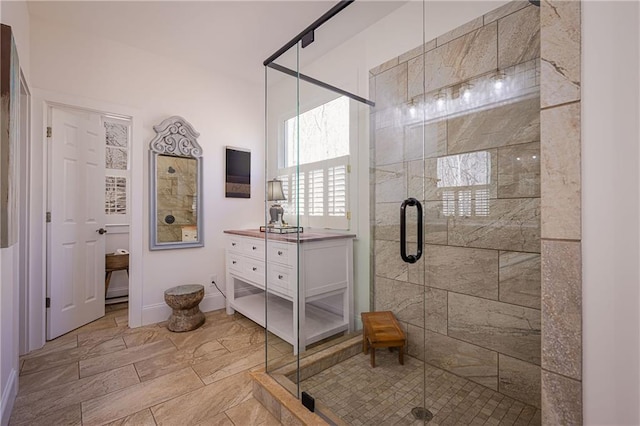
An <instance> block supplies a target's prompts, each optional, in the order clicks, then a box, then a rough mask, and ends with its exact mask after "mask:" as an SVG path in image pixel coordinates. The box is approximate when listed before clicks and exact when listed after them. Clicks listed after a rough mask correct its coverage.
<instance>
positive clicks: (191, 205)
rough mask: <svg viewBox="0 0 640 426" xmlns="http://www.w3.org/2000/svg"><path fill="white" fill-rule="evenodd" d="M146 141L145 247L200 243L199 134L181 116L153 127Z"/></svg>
mask: <svg viewBox="0 0 640 426" xmlns="http://www.w3.org/2000/svg"><path fill="white" fill-rule="evenodd" d="M153 130H155V131H156V136H155V137H154V138H153V140H152V141H151V143H150V144H149V182H150V187H149V199H150V210H149V224H150V229H149V249H150V250H164V249H176V248H190V247H203V246H204V227H203V220H202V148H201V147H200V145H199V144H198V142H197V138H198V136H200V134H199V133H198V132H196V131H195V130H194V129H193V126H191V124H190V123H189V122H188V121H186V120H185V119H184V118H182V117H178V116H173V117H169V118H167V119H166V120H164V121H163V122H162V123H160V124H158V125H157V126H153Z"/></svg>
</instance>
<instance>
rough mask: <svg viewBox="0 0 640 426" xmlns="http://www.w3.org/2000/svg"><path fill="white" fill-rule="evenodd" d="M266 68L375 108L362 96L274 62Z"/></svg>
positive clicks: (374, 104)
mask: <svg viewBox="0 0 640 426" xmlns="http://www.w3.org/2000/svg"><path fill="white" fill-rule="evenodd" d="M267 67H269V68H272V69H274V70H277V71H280V72H282V73H284V74H287V75H290V76H292V77H295V78H299V79H300V80H302V81H306V82H307V83H311V84H314V85H316V86H319V87H322V88H323V89H327V90H331V91H332V92H334V93H337V94H339V95H342V96H346V97H348V98H351V99H353V100H354V101H358V102H362V103H363V104H366V105H369V106H372V107H374V106H376V103H375V102H373V101H370V100H369V99H365V98H363V97H362V96H358V95H354V94H353V93H351V92H347V91H346V90H342V89H340V88H339V87H336V86H333V85H331V84H328V83H325V82H324V81H320V80H318V79H317V78H313V77H309V76H308V75H305V74H302V73H300V72H298V71H294V70H292V69H291V68H287V67H283V66H282V65H278V64H276V63H275V62H272V63H270V64H269V65H267Z"/></svg>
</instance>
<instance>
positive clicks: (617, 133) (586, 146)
mask: <svg viewBox="0 0 640 426" xmlns="http://www.w3.org/2000/svg"><path fill="white" fill-rule="evenodd" d="M582 4H583V14H582V25H583V28H582V30H583V31H582V34H583V50H582V51H583V61H582V63H583V73H582V74H583V78H582V82H583V92H582V132H583V135H582V154H583V163H582V173H583V196H582V201H583V206H582V207H583V213H582V217H583V226H582V229H583V274H584V277H583V321H584V324H583V338H584V341H583V344H584V346H583V348H584V355H583V361H584V365H583V384H584V387H583V396H584V401H583V402H584V422H585V424H589V425H638V424H640V411H639V410H640V408H639V405H638V401H640V375H639V371H640V365H639V362H640V361H639V359H640V316H639V312H640V289H639V287H640V284H639V283H640V273H639V270H638V268H639V265H640V250H639V232H640V227H639V222H640V219H639V218H640V201H639V195H640V182H639V179H640V175H639V173H638V164H639V159H640V158H639V149H638V144H639V140H640V130H639V124H638V123H639V122H640V108H639V103H638V102H639V101H638V99H639V97H640V88H639V85H638V75H640V66H639V61H640V54H639V49H640V42H639V32H638V28H639V27H640V7H639V3H638V2H606V1H602V2H600V1H585V2H583V3H582Z"/></svg>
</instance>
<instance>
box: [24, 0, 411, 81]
mask: <svg viewBox="0 0 640 426" xmlns="http://www.w3.org/2000/svg"><path fill="white" fill-rule="evenodd" d="M404 2H405V1H404V0H395V1H366V0H360V1H356V2H355V3H353V4H352V5H350V6H349V7H347V8H346V9H345V10H344V11H343V12H341V13H340V14H339V15H337V16H336V17H335V18H334V20H338V19H340V20H341V22H339V23H336V22H335V21H332V25H331V34H327V33H328V31H325V32H323V33H322V38H323V39H322V40H321V39H320V37H319V33H317V34H316V41H315V43H314V44H313V45H312V46H311V47H313V49H309V48H308V49H307V51H305V52H304V53H305V61H307V62H310V61H312V60H313V59H314V58H317V57H319V56H321V55H322V54H324V53H326V52H327V51H329V50H330V49H332V48H334V47H335V46H337V45H338V44H339V43H341V42H342V41H344V40H346V39H348V38H350V37H352V36H353V35H355V34H357V33H358V32H360V31H362V30H363V29H365V28H366V27H368V26H369V25H371V24H372V23H374V22H376V21H377V20H379V19H381V18H382V17H384V16H385V15H387V14H388V13H390V12H391V11H393V10H394V9H396V8H398V7H400V6H401V5H402V4H403V3H404ZM335 3H337V2H336V1H328V0H325V1H269V0H262V1H180V0H176V1H52V0H48V1H29V2H28V5H29V13H30V15H31V16H32V17H37V18H38V19H42V20H45V21H50V22H53V23H56V24H59V25H61V26H64V27H70V28H73V29H75V30H77V31H80V32H85V33H90V34H92V35H94V36H98V37H104V38H108V39H113V40H116V41H118V42H121V43H125V44H128V45H131V46H134V47H136V48H139V49H143V50H146V51H150V52H153V53H156V54H160V55H165V56H170V57H177V58H180V59H181V60H182V61H186V62H189V63H192V64H194V65H196V66H201V67H204V68H206V69H210V70H212V71H215V72H219V73H222V74H225V75H228V76H234V77H235V78H242V79H245V80H247V81H249V82H254V83H261V82H262V81H263V76H264V70H263V67H262V62H263V61H264V60H265V59H266V58H267V57H269V56H270V55H271V54H272V53H274V52H275V51H276V50H278V49H279V48H280V47H281V46H283V45H284V44H285V43H287V42H288V41H289V40H291V39H292V38H293V37H294V36H296V35H297V34H298V33H300V32H301V31H302V30H303V29H304V28H306V27H307V26H308V25H309V24H311V23H312V22H313V21H315V20H316V19H317V18H318V17H320V16H321V15H322V14H323V13H325V12H326V11H327V10H329V9H330V8H331V7H332V6H333V5H334V4H335Z"/></svg>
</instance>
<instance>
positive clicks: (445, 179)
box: [437, 151, 491, 216]
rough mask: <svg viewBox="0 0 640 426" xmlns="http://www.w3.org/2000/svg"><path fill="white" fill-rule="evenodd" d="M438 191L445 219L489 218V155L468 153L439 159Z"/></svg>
mask: <svg viewBox="0 0 640 426" xmlns="http://www.w3.org/2000/svg"><path fill="white" fill-rule="evenodd" d="M437 164H438V188H442V212H443V214H444V215H445V216H489V186H490V184H491V153H490V152H488V151H478V152H470V153H467V154H459V155H450V156H447V157H440V158H438V163H437Z"/></svg>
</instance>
